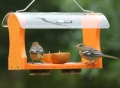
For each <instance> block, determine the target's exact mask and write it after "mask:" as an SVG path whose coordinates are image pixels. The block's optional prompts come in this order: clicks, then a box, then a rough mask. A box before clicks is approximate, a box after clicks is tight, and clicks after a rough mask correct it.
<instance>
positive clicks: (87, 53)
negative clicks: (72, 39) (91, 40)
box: [75, 43, 118, 66]
mask: <svg viewBox="0 0 120 88" xmlns="http://www.w3.org/2000/svg"><path fill="white" fill-rule="evenodd" d="M75 47H76V48H78V50H79V54H80V56H81V57H82V58H84V59H86V60H88V61H87V62H85V64H86V65H87V66H88V63H89V62H92V61H94V62H92V63H93V65H95V62H96V60H97V59H99V58H102V57H107V58H113V59H118V58H117V57H114V56H110V55H106V54H103V53H102V52H100V51H99V50H96V49H94V48H92V47H90V46H86V45H85V44H82V43H80V44H77V45H76V46H75Z"/></svg>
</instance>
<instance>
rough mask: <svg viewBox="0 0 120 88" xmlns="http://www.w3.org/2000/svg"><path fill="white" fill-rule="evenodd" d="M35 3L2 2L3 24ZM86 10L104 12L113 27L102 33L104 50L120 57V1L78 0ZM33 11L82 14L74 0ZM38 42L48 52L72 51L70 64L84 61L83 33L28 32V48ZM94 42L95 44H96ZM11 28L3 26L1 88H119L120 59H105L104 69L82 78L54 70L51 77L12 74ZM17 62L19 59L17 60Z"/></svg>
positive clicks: (43, 3)
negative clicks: (13, 13)
mask: <svg viewBox="0 0 120 88" xmlns="http://www.w3.org/2000/svg"><path fill="white" fill-rule="evenodd" d="M30 1H31V0H0V21H1V22H2V19H3V17H4V16H5V15H6V14H7V13H8V12H10V11H16V10H19V9H23V8H24V7H26V5H28V3H29V2H30ZM77 2H78V3H80V5H81V6H82V7H84V9H89V10H92V11H94V12H100V13H103V14H104V15H105V16H106V17H107V19H108V21H109V23H110V28H109V29H105V30H101V50H102V52H104V53H105V54H108V55H113V56H117V57H119V58H120V5H119V4H120V0H77ZM27 11H29V12H81V10H80V9H79V8H78V7H77V6H76V5H75V3H74V2H73V1H72V0H36V1H35V2H34V4H33V5H32V6H31V7H30V8H29V9H27ZM33 41H38V42H39V43H40V44H41V45H42V46H43V47H44V50H45V52H46V53H47V52H48V51H49V50H50V51H51V52H58V51H59V50H61V51H63V52H64V51H68V52H70V53H71V58H70V61H73V62H75V61H80V57H79V55H78V50H77V49H75V48H74V46H75V45H76V44H78V43H80V42H82V33H81V30H69V29H67V30H58V29H57V30H43V29H41V30H26V49H27V55H28V61H30V57H29V53H28V51H29V48H30V46H31V43H32V42H33ZM93 42H94V41H93ZM8 53H9V35H8V28H3V27H2V26H0V88H80V87H81V88H101V87H102V88H119V87H120V60H119V59H118V60H113V59H106V58H105V59H103V69H83V70H82V72H81V74H79V75H64V74H62V73H61V71H60V70H52V71H51V72H50V75H48V76H41V75H39V76H30V75H29V72H28V71H8V68H7V64H8V61H7V60H8ZM16 59H17V58H16Z"/></svg>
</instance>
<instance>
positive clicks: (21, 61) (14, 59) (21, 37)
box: [8, 13, 27, 70]
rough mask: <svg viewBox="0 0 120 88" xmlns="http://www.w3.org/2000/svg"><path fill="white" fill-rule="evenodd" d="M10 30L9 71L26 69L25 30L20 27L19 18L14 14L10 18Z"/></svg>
mask: <svg viewBox="0 0 120 88" xmlns="http://www.w3.org/2000/svg"><path fill="white" fill-rule="evenodd" d="M8 29H9V42H10V44H9V57H8V69H9V70H21V69H24V68H25V67H26V63H27V56H26V51H25V29H23V28H21V27H20V23H19V21H18V18H17V17H16V16H15V14H13V13H12V14H11V15H10V16H9V18H8Z"/></svg>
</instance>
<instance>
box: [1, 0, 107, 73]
mask: <svg viewBox="0 0 120 88" xmlns="http://www.w3.org/2000/svg"><path fill="white" fill-rule="evenodd" d="M33 1H35V0H33ZM21 11H22V10H21ZM2 26H3V27H8V30H9V39H10V45H9V57H8V69H9V70H31V71H32V72H33V73H34V72H42V71H43V72H44V70H45V71H47V72H49V70H50V69H62V72H63V73H65V72H67V71H68V72H69V70H70V69H72V70H70V71H75V70H76V72H77V71H79V70H78V69H83V68H102V58H100V59H98V60H97V61H96V65H95V66H94V65H93V64H89V65H88V67H87V66H86V64H84V63H83V62H86V60H85V59H84V58H82V61H81V62H74V63H71V62H67V61H68V58H69V57H70V53H67V56H65V58H66V60H65V61H64V60H63V61H62V62H60V61H59V62H60V63H59V62H57V61H56V58H58V55H59V56H61V57H62V56H64V54H63V53H53V54H45V55H44V57H45V58H44V59H42V62H47V63H45V64H38V63H35V64H32V63H28V62H27V55H26V48H25V30H26V29H82V33H83V43H84V44H85V45H88V46H91V47H93V48H95V49H97V50H100V28H104V29H106V28H109V23H108V21H107V19H106V17H105V16H104V15H103V14H102V13H94V12H88V13H55V12H50V13H42V12H36V13H35V12H19V11H18V12H9V13H8V14H7V15H6V16H5V17H4V19H3V21H2ZM51 58H52V59H51ZM51 62H53V63H51ZM39 70H41V71H39Z"/></svg>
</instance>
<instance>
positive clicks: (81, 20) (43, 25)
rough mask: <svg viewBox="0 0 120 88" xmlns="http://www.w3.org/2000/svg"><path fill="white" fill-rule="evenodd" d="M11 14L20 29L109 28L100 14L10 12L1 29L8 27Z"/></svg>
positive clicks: (106, 21)
mask: <svg viewBox="0 0 120 88" xmlns="http://www.w3.org/2000/svg"><path fill="white" fill-rule="evenodd" d="M11 14H15V16H16V17H17V19H18V21H19V23H20V26H21V28H26V29H80V28H109V22H108V20H107V19H106V17H105V16H104V15H103V14H101V13H60V12H45V13H43V12H22V13H21V12H14V13H13V12H11V13H8V14H7V15H6V16H5V17H4V19H3V21H2V26H3V27H8V25H7V20H8V18H9V16H10V15H11Z"/></svg>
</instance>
